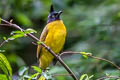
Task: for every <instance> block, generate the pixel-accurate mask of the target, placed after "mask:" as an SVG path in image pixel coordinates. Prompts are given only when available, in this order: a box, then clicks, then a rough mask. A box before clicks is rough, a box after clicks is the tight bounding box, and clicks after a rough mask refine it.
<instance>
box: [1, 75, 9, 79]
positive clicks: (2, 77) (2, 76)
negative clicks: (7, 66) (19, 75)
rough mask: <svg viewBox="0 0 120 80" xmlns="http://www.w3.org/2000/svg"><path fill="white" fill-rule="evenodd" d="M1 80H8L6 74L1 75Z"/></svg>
mask: <svg viewBox="0 0 120 80" xmlns="http://www.w3.org/2000/svg"><path fill="white" fill-rule="evenodd" d="M0 80H8V78H7V76H6V75H5V74H0Z"/></svg>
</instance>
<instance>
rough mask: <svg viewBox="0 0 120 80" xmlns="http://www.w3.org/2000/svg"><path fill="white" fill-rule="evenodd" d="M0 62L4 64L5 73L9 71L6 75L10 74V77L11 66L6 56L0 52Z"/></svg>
mask: <svg viewBox="0 0 120 80" xmlns="http://www.w3.org/2000/svg"><path fill="white" fill-rule="evenodd" d="M0 62H1V64H2V65H4V69H5V68H6V69H7V72H5V71H4V72H5V73H9V74H7V75H10V77H11V76H12V68H11V66H10V64H9V62H8V60H7V58H6V57H5V56H4V55H3V54H2V53H0ZM2 67H3V66H2ZM6 69H5V70H6Z"/></svg>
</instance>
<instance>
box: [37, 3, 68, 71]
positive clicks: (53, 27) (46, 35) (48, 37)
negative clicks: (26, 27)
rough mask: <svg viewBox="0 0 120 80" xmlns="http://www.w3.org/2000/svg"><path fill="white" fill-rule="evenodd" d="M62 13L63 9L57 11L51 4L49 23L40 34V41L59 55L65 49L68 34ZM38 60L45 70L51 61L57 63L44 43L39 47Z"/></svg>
mask: <svg viewBox="0 0 120 80" xmlns="http://www.w3.org/2000/svg"><path fill="white" fill-rule="evenodd" d="M61 14H62V11H58V12H57V11H55V10H54V7H53V5H51V7H50V13H49V15H48V21H47V24H46V26H45V27H44V29H43V31H42V33H41V35H40V41H41V42H43V43H44V44H45V45H46V46H48V47H49V48H50V49H51V50H52V51H54V52H55V54H57V55H59V54H60V52H61V51H62V50H63V47H64V44H65V40H66V35H67V31H66V27H65V25H64V23H63V21H62V20H61V18H60V15H61ZM37 60H38V62H39V67H40V68H41V69H43V70H46V69H47V67H49V66H50V64H51V63H54V64H55V63H56V60H55V58H54V56H53V55H52V54H51V53H50V52H48V51H47V50H46V49H45V48H44V47H43V46H42V45H38V47H37Z"/></svg>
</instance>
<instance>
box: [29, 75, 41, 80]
mask: <svg viewBox="0 0 120 80" xmlns="http://www.w3.org/2000/svg"><path fill="white" fill-rule="evenodd" d="M39 74H40V73H35V74H33V75H31V76H30V78H29V79H28V80H32V78H34V77H36V76H37V75H39Z"/></svg>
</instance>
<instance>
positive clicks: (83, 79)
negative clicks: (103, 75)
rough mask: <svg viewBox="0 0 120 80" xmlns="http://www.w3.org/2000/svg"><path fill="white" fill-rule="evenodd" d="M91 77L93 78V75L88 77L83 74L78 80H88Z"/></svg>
mask: <svg viewBox="0 0 120 80" xmlns="http://www.w3.org/2000/svg"><path fill="white" fill-rule="evenodd" d="M92 77H93V75H91V76H90V77H89V76H88V75H87V74H83V75H82V76H81V77H80V80H90V79H91V78H92Z"/></svg>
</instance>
